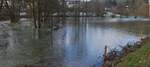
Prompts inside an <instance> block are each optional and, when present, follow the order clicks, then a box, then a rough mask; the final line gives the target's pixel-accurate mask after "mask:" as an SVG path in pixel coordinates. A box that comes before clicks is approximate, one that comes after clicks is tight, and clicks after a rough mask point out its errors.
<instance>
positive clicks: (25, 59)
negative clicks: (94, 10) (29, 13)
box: [0, 18, 139, 67]
mask: <svg viewBox="0 0 150 67" xmlns="http://www.w3.org/2000/svg"><path fill="white" fill-rule="evenodd" d="M89 22H90V21H89V19H87V18H76V19H71V21H70V20H66V22H65V23H67V24H66V25H64V26H62V27H61V28H60V29H57V30H51V29H46V28H44V29H32V28H31V27H26V26H25V27H26V28H21V26H18V27H16V28H13V27H12V28H10V29H9V30H7V32H6V33H9V37H8V38H6V39H7V40H8V42H9V45H8V47H7V48H5V49H1V50H0V54H1V55H0V67H1V66H2V67H14V66H18V65H22V64H23V65H25V64H33V65H40V66H42V67H90V66H92V65H93V64H95V63H97V62H98V61H99V62H100V61H101V59H97V57H99V56H102V54H103V51H104V47H105V45H108V47H109V48H115V47H118V46H119V45H122V46H123V45H126V43H128V42H133V41H137V40H138V39H139V37H138V36H137V35H135V34H133V33H129V32H128V31H127V30H124V29H120V28H119V29H116V27H112V26H111V25H108V24H100V25H98V24H94V23H92V24H91V23H89ZM0 33H1V32H0ZM0 36H1V35H0ZM118 49H119V48H118Z"/></svg>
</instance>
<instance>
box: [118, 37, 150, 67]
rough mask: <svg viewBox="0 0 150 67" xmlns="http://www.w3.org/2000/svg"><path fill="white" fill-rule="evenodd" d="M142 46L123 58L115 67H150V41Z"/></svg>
mask: <svg viewBox="0 0 150 67" xmlns="http://www.w3.org/2000/svg"><path fill="white" fill-rule="evenodd" d="M142 45H143V46H142V47H141V48H139V49H137V50H136V51H134V52H132V53H129V54H128V55H127V56H125V57H123V58H122V59H121V62H120V63H118V64H117V65H116V66H115V67H150V39H148V40H146V41H145V42H143V43H142Z"/></svg>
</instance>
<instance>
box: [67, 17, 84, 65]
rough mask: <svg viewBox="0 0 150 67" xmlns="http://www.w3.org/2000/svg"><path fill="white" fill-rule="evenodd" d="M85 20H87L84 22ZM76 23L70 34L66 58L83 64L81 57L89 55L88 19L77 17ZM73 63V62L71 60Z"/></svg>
mask: <svg viewBox="0 0 150 67" xmlns="http://www.w3.org/2000/svg"><path fill="white" fill-rule="evenodd" d="M83 21H85V22H83ZM73 22H74V24H73V25H71V26H72V29H71V31H70V33H67V34H69V36H68V39H69V44H68V45H69V46H67V47H66V59H67V60H68V62H69V61H76V63H77V64H82V63H80V62H85V61H81V59H84V57H86V55H87V50H86V46H85V45H86V28H87V27H86V19H81V18H75V19H74V21H73ZM70 63H71V62H70Z"/></svg>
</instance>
